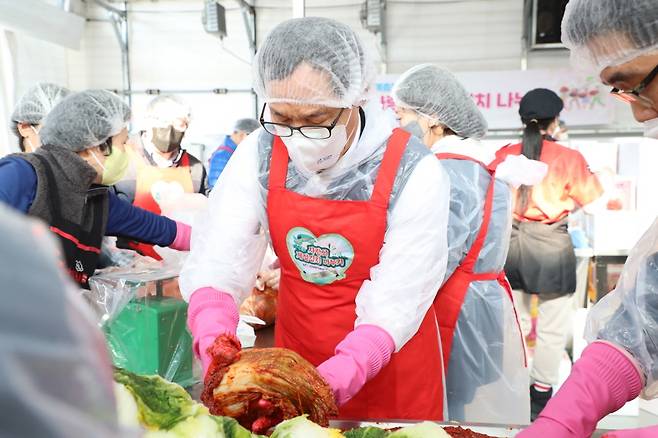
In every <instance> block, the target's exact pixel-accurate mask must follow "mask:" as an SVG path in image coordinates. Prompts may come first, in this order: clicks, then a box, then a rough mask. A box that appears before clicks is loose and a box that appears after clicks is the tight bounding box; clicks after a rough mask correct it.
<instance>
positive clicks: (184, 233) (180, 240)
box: [169, 222, 192, 251]
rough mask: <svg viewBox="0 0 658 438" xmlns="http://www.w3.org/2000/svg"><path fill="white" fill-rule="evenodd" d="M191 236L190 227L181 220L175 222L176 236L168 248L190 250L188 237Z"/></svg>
mask: <svg viewBox="0 0 658 438" xmlns="http://www.w3.org/2000/svg"><path fill="white" fill-rule="evenodd" d="M191 238H192V227H190V226H189V225H187V224H184V223H182V222H176V238H175V239H174V241H173V242H171V245H169V248H171V249H175V250H178V251H189V250H190V239H191Z"/></svg>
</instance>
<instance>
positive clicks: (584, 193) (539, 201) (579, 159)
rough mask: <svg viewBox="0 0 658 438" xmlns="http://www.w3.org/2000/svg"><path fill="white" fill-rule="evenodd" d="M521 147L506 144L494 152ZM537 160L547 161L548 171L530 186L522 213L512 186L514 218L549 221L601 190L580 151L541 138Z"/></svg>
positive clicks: (503, 153)
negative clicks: (540, 147) (529, 192)
mask: <svg viewBox="0 0 658 438" xmlns="http://www.w3.org/2000/svg"><path fill="white" fill-rule="evenodd" d="M521 147H522V145H521V144H520V143H519V144H515V145H513V146H509V147H507V148H505V149H502V150H501V151H499V153H498V156H499V157H506V156H508V155H519V154H521ZM540 160H541V161H542V162H544V163H546V164H548V173H547V174H546V177H545V178H544V180H543V181H542V182H541V183H540V184H538V185H536V186H533V188H532V193H531V196H530V199H529V201H528V208H527V210H526V211H525V213H523V214H522V215H519V214H518V213H517V212H516V202H517V197H516V190H514V194H513V198H512V199H513V200H514V204H515V206H514V219H517V220H520V221H535V222H542V223H545V224H552V223H554V222H557V221H559V220H561V219H564V218H565V217H567V215H568V214H569V213H570V212H572V211H573V210H575V209H577V208H579V207H582V206H583V205H587V204H589V203H591V202H592V201H595V200H596V199H597V198H598V197H600V196H601V195H602V194H603V188H602V187H601V183H600V182H599V179H598V178H597V177H596V175H594V174H593V173H592V172H591V171H590V170H589V166H588V165H587V161H585V157H583V155H582V154H581V153H580V152H578V151H576V150H573V149H569V148H567V147H565V146H561V145H559V144H557V143H554V142H552V141H548V140H544V143H543V144H542V151H541V157H540Z"/></svg>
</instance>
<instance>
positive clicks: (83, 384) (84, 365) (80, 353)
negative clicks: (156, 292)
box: [0, 205, 138, 438]
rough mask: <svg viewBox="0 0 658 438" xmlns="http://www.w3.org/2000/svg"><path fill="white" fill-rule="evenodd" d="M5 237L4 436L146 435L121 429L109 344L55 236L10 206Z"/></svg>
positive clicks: (2, 223) (0, 425) (0, 361)
mask: <svg viewBox="0 0 658 438" xmlns="http://www.w3.org/2000/svg"><path fill="white" fill-rule="evenodd" d="M0 233H2V236H3V237H2V245H0V260H2V263H0V283H1V284H2V285H3V291H6V292H7V293H4V294H3V297H2V306H0V400H1V401H2V402H1V404H2V410H1V411H0V435H1V436H3V437H43V438H50V437H52V438H62V437H92V436H93V437H103V438H105V437H106V438H114V437H119V436H121V437H132V436H135V437H136V436H138V433H137V431H130V430H125V429H123V428H122V427H121V426H120V425H119V420H118V415H117V411H116V405H115V399H114V393H113V382H112V368H111V366H112V364H111V362H110V359H109V357H108V355H107V353H106V346H105V339H104V337H103V334H102V333H101V331H100V330H99V329H98V327H97V326H96V323H95V321H94V318H93V316H92V315H91V314H90V310H89V308H88V306H87V304H86V303H85V302H84V300H83V299H82V298H81V297H80V296H79V294H78V293H77V291H75V289H74V287H73V283H71V282H70V280H69V279H68V278H66V276H65V274H64V273H63V272H62V271H61V269H60V268H59V266H58V263H57V253H58V251H59V249H58V248H57V246H56V242H55V240H54V239H53V238H52V236H51V234H50V233H49V232H48V231H47V229H46V228H45V227H44V226H43V225H42V224H41V223H39V222H38V221H36V220H32V219H30V220H27V221H26V220H25V218H24V217H22V216H21V215H19V214H17V213H15V212H13V211H11V210H10V209H9V208H7V207H5V206H3V205H0ZM10 292H11V293H10Z"/></svg>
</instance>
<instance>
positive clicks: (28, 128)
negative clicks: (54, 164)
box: [10, 82, 70, 152]
mask: <svg viewBox="0 0 658 438" xmlns="http://www.w3.org/2000/svg"><path fill="white" fill-rule="evenodd" d="M69 93H70V91H69V90H68V88H64V87H61V86H59V85H56V84H51V83H48V82H39V83H37V84H35V85H33V86H32V87H30V88H29V89H28V90H27V91H26V92H25V94H23V96H22V97H21V98H20V99H19V100H18V103H16V106H15V107H14V111H13V112H12V113H11V122H10V128H11V130H12V132H13V133H14V134H16V137H17V138H18V146H19V148H20V149H21V152H34V151H35V150H36V149H37V148H38V147H39V146H41V139H40V138H39V130H40V129H41V121H42V120H43V119H44V118H45V117H46V115H47V114H48V113H49V112H50V110H51V109H52V108H53V107H54V106H55V104H56V103H57V102H59V101H60V100H61V99H62V98H64V97H66V96H68V95H69Z"/></svg>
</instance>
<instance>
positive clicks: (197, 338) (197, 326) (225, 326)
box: [187, 287, 240, 376]
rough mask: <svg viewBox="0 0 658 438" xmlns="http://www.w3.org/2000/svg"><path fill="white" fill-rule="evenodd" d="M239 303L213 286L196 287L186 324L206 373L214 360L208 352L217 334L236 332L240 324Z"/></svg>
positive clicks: (204, 373)
mask: <svg viewBox="0 0 658 438" xmlns="http://www.w3.org/2000/svg"><path fill="white" fill-rule="evenodd" d="M239 320H240V316H239V315H238V307H237V306H236V304H235V301H234V300H233V297H232V296H231V295H229V294H227V293H225V292H220V291H218V290H215V289H213V288H210V287H206V288H202V289H199V290H197V291H195V292H194V293H193V294H192V296H191V297H190V304H189V307H188V309H187V326H188V327H189V329H190V331H191V332H192V338H193V339H194V346H193V348H194V353H195V354H196V356H197V357H198V358H200V359H201V364H202V365H203V375H204V376H205V375H206V371H208V367H209V366H210V363H211V362H212V360H211V358H210V355H209V354H208V347H210V346H211V345H212V344H213V343H214V342H215V339H216V338H217V336H219V335H222V334H224V333H229V334H231V335H234V336H235V333H236V331H237V328H238V321H239Z"/></svg>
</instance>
